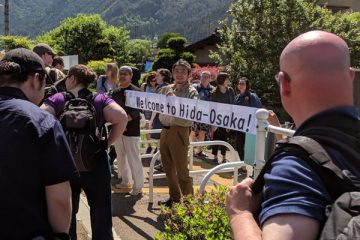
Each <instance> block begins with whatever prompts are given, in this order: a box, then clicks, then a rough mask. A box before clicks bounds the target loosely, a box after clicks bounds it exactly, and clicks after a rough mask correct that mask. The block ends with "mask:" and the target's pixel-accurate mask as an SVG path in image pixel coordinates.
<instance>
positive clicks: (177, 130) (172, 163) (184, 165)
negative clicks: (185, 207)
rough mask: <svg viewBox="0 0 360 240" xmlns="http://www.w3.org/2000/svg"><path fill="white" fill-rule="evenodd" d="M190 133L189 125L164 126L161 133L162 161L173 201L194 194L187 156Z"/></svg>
mask: <svg viewBox="0 0 360 240" xmlns="http://www.w3.org/2000/svg"><path fill="white" fill-rule="evenodd" d="M189 133H190V129H189V128H188V127H178V126H171V127H170V129H165V128H164V129H163V130H162V131H161V135H160V153H161V161H162V164H163V167H164V171H165V173H166V178H167V180H168V184H169V192H170V198H171V199H172V200H173V201H180V199H181V195H184V196H186V195H191V194H193V181H192V178H191V177H190V176H189V168H188V158H187V155H188V149H189Z"/></svg>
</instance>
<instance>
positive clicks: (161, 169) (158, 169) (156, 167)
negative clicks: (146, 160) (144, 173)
mask: <svg viewBox="0 0 360 240" xmlns="http://www.w3.org/2000/svg"><path fill="white" fill-rule="evenodd" d="M154 169H155V170H157V171H159V172H164V168H163V166H162V165H161V163H159V164H157V165H155V166H154Z"/></svg>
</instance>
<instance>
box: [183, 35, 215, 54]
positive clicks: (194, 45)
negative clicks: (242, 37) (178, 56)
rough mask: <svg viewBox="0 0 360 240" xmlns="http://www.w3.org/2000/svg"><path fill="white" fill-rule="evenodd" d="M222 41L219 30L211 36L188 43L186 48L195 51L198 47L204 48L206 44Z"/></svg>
mask: <svg viewBox="0 0 360 240" xmlns="http://www.w3.org/2000/svg"><path fill="white" fill-rule="evenodd" d="M220 41H221V38H220V34H219V33H218V32H217V31H215V32H214V33H213V34H211V35H210V36H208V37H206V38H204V39H201V40H199V41H197V42H194V43H191V44H189V45H187V46H186V47H185V49H186V50H187V51H190V52H195V51H196V50H198V49H204V48H205V47H206V46H209V45H216V44H218V43H220Z"/></svg>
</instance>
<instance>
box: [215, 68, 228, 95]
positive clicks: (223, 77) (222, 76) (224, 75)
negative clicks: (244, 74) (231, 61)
mask: <svg viewBox="0 0 360 240" xmlns="http://www.w3.org/2000/svg"><path fill="white" fill-rule="evenodd" d="M229 77H230V75H229V74H227V73H225V72H220V73H219V75H217V77H216V83H217V87H216V88H215V90H214V92H218V91H220V88H219V85H223V84H224V82H225V81H226V79H229Z"/></svg>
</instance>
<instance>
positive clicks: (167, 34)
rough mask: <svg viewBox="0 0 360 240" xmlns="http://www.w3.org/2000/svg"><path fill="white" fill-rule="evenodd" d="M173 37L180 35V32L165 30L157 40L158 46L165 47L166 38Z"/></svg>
mask: <svg viewBox="0 0 360 240" xmlns="http://www.w3.org/2000/svg"><path fill="white" fill-rule="evenodd" d="M173 37H180V33H173V32H165V33H163V34H162V35H161V36H160V37H159V40H158V42H157V47H158V48H167V47H168V45H167V44H168V40H169V39H170V38H173Z"/></svg>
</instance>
